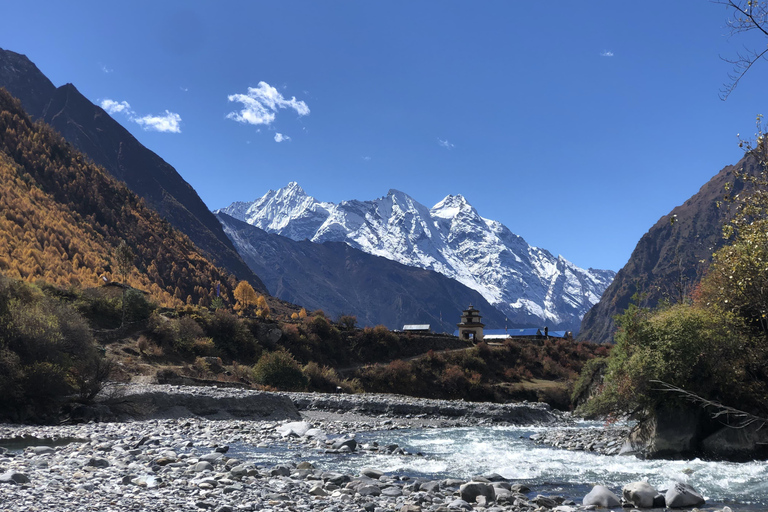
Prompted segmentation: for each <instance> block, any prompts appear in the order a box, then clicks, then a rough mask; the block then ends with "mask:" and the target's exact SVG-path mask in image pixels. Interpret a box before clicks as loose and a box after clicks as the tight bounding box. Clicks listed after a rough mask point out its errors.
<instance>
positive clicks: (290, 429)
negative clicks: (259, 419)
mask: <svg viewBox="0 0 768 512" xmlns="http://www.w3.org/2000/svg"><path fill="white" fill-rule="evenodd" d="M309 428H310V424H309V423H307V422H306V421H292V422H290V423H284V424H283V425H280V426H279V427H277V428H276V429H275V430H277V432H278V433H279V434H280V435H281V436H283V437H302V436H304V435H306V433H307V432H308V431H309Z"/></svg>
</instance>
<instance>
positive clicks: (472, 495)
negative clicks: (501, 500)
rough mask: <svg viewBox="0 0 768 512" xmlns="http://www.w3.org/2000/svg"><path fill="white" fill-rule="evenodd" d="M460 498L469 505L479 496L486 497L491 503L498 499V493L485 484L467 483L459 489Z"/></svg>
mask: <svg viewBox="0 0 768 512" xmlns="http://www.w3.org/2000/svg"><path fill="white" fill-rule="evenodd" d="M459 496H460V497H461V499H462V500H464V501H466V502H467V503H473V502H474V501H476V499H477V497H478V496H485V498H486V499H487V501H489V502H490V501H493V500H494V499H495V498H496V491H495V490H494V488H493V486H492V485H489V484H487V483H485V482H467V483H466V484H463V485H461V486H460V487H459Z"/></svg>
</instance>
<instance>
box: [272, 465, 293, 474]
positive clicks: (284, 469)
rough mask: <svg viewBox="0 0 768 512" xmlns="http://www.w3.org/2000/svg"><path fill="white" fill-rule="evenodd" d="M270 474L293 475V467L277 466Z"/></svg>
mask: <svg viewBox="0 0 768 512" xmlns="http://www.w3.org/2000/svg"><path fill="white" fill-rule="evenodd" d="M269 474H270V475H272V476H291V468H289V467H288V466H275V467H274V468H272V470H271V471H270V472H269Z"/></svg>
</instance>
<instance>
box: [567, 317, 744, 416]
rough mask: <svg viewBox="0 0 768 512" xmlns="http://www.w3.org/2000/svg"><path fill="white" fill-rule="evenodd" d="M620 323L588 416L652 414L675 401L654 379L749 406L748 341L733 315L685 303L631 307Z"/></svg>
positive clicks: (737, 405)
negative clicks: (598, 391) (653, 308)
mask: <svg viewBox="0 0 768 512" xmlns="http://www.w3.org/2000/svg"><path fill="white" fill-rule="evenodd" d="M617 324H618V326H619V330H618V332H617V334H616V340H617V343H616V346H615V347H614V349H613V350H612V351H611V355H610V357H609V359H608V362H607V367H606V373H605V378H604V383H603V386H602V389H601V392H600V394H598V395H597V396H595V397H593V398H592V399H590V400H589V401H588V402H587V403H586V404H585V405H584V407H583V408H582V411H583V412H584V413H586V414H590V415H624V414H630V415H632V414H637V415H641V416H643V415H645V414H648V413H650V411H652V410H653V409H654V408H655V407H656V405H658V404H659V403H661V402H662V401H669V400H674V398H673V397H671V396H670V395H669V394H668V393H665V392H663V391H661V390H660V387H661V386H660V385H659V384H658V382H655V381H662V382H665V383H668V384H672V385H674V386H677V387H680V388H683V389H686V390H688V391H691V392H693V393H696V394H698V395H699V396H702V397H704V398H707V399H713V400H717V401H721V402H724V403H730V404H731V405H734V406H736V407H740V406H743V405H744V404H745V403H749V402H751V398H752V397H750V396H749V395H748V394H745V392H744V388H743V384H744V383H745V382H746V381H748V380H749V378H748V377H747V375H745V371H744V370H745V361H744V359H743V356H744V354H745V345H744V338H743V336H741V335H740V332H739V330H740V327H741V326H740V324H739V322H738V321H737V320H736V318H735V317H734V316H733V315H731V314H728V313H723V312H720V311H717V310H714V309H707V308H701V307H696V306H691V305H687V304H678V305H676V306H672V307H666V308H662V309H659V310H657V311H649V310H646V309H642V308H638V307H637V306H635V305H631V306H630V307H629V309H627V311H626V312H625V313H624V314H623V315H620V316H618V317H617ZM594 364H598V363H594ZM593 370H594V368H593V367H590V366H587V367H586V368H585V370H584V371H585V372H586V371H593ZM587 378H588V377H587V376H586V375H584V379H585V380H586V379H587Z"/></svg>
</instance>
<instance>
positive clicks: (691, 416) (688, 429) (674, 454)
mask: <svg viewBox="0 0 768 512" xmlns="http://www.w3.org/2000/svg"><path fill="white" fill-rule="evenodd" d="M701 414H702V413H701V409H700V408H698V407H695V406H693V405H679V404H678V405H672V404H666V403H664V404H661V405H659V406H657V407H656V409H655V410H654V413H653V416H652V417H651V419H650V420H648V421H646V422H645V423H643V424H642V426H641V427H639V428H637V429H635V430H633V431H632V433H631V434H630V437H629V442H630V443H629V446H628V447H627V446H625V447H622V452H624V453H625V454H629V453H633V452H634V453H642V454H644V455H645V456H646V457H648V458H651V459H659V458H680V457H685V456H692V455H696V452H697V450H698V443H699V437H698V432H699V426H700V423H701Z"/></svg>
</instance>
